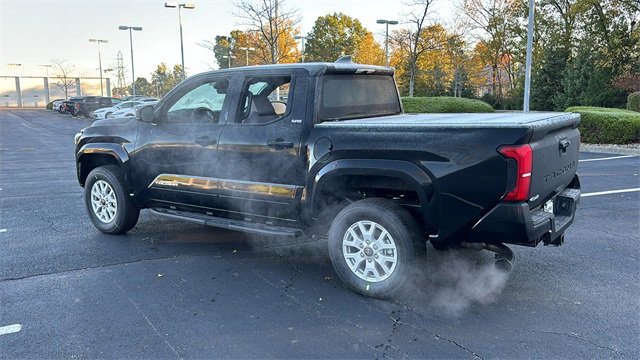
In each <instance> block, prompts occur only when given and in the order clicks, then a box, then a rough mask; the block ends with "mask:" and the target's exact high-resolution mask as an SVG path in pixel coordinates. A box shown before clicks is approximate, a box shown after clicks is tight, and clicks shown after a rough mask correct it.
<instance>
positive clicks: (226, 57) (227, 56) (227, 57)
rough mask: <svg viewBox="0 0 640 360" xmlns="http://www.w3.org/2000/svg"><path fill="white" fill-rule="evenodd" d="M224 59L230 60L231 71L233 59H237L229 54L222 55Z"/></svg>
mask: <svg viewBox="0 0 640 360" xmlns="http://www.w3.org/2000/svg"><path fill="white" fill-rule="evenodd" d="M222 58H223V59H229V67H228V68H229V69H231V59H235V58H236V57H235V56H233V55H231V53H229V55H222Z"/></svg>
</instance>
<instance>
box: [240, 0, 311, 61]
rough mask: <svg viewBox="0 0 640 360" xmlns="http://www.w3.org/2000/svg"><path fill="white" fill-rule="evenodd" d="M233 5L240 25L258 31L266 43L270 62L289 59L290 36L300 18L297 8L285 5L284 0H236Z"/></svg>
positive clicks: (290, 48) (291, 37)
mask: <svg viewBox="0 0 640 360" xmlns="http://www.w3.org/2000/svg"><path fill="white" fill-rule="evenodd" d="M235 6H236V11H235V12H234V15H235V16H236V17H238V18H239V19H240V25H245V26H248V27H249V31H255V32H257V33H258V34H259V35H260V38H261V39H262V41H264V43H265V44H266V45H267V48H268V49H269V57H270V63H271V64H277V63H280V62H282V61H283V60H286V61H288V59H289V57H290V56H291V54H290V53H291V51H292V50H293V49H294V48H295V45H296V44H295V41H294V42H293V43H291V42H290V41H289V39H293V34H294V33H296V32H297V31H296V27H297V26H298V24H299V23H300V21H301V17H300V15H299V13H298V10H297V9H295V8H288V7H286V6H285V0H239V1H237V2H236V3H235ZM291 45H293V48H292V47H291Z"/></svg>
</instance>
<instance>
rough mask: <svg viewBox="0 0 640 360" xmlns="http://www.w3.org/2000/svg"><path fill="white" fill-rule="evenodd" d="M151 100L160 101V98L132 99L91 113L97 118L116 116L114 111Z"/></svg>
mask: <svg viewBox="0 0 640 360" xmlns="http://www.w3.org/2000/svg"><path fill="white" fill-rule="evenodd" d="M149 101H158V99H155V98H144V99H136V100H132V101H123V102H121V103H119V104H117V105H115V106H111V107H106V108H101V109H98V110H96V111H94V112H93V113H92V114H91V117H92V118H94V119H96V120H101V119H109V118H112V117H114V116H113V113H116V112H118V111H121V110H126V109H131V108H133V107H134V106H136V105H140V104H144V103H146V102H149Z"/></svg>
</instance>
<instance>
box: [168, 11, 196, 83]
mask: <svg viewBox="0 0 640 360" xmlns="http://www.w3.org/2000/svg"><path fill="white" fill-rule="evenodd" d="M164 7H166V8H176V7H177V8H178V23H179V24H180V55H181V56H182V79H183V80H184V79H185V78H186V77H187V76H186V73H185V70H184V44H183V41H182V12H181V9H182V8H185V9H195V8H196V6H195V5H194V4H191V3H186V4H185V3H180V4H177V3H174V2H165V3H164Z"/></svg>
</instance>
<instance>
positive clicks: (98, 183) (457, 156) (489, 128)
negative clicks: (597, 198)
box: [75, 61, 581, 297]
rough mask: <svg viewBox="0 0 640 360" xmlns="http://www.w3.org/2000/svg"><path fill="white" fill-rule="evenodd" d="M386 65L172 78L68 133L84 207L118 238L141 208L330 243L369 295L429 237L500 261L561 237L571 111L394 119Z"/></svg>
mask: <svg viewBox="0 0 640 360" xmlns="http://www.w3.org/2000/svg"><path fill="white" fill-rule="evenodd" d="M393 76H394V70H393V69H392V68H387V67H378V66H369V65H361V64H353V63H351V62H350V61H340V62H339V63H335V64H329V63H306V64H288V65H268V66H255V67H244V68H243V67H239V68H232V69H226V70H221V71H213V72H207V73H203V74H199V75H196V76H193V77H191V78H189V79H187V80H185V81H183V82H181V83H180V84H179V85H177V86H176V87H175V88H174V89H173V90H171V91H170V92H169V93H168V94H167V95H166V96H164V97H163V98H162V100H160V101H159V102H158V103H157V104H156V105H154V106H143V107H142V108H140V109H139V110H138V114H137V118H133V117H131V118H121V119H112V120H109V121H107V120H101V121H95V122H94V123H93V125H92V126H90V127H88V128H85V129H83V130H82V131H81V132H80V133H78V134H76V137H75V144H76V149H75V156H76V162H77V164H76V165H77V168H76V174H77V177H78V181H79V183H80V185H81V186H83V187H84V194H85V196H84V201H85V206H86V209H87V212H88V215H89V218H90V219H91V221H92V222H93V224H94V225H95V227H96V228H97V229H98V230H99V231H101V232H103V233H107V234H122V233H124V232H126V231H128V230H129V229H131V228H133V227H134V226H135V224H136V223H137V221H138V216H139V213H140V209H145V208H150V209H152V211H154V212H155V213H156V214H159V215H163V216H165V217H168V218H173V219H179V220H185V221H191V222H194V223H199V224H203V225H209V226H215V227H221V228H226V229H233V230H239V231H245V232H249V233H257V234H263V235H271V236H283V237H290V238H291V239H299V240H300V241H305V239H309V238H312V239H314V238H315V239H325V238H326V239H328V252H329V256H330V259H331V262H332V264H333V267H334V269H335V271H336V273H337V274H338V276H339V277H340V278H341V279H342V280H343V281H344V282H345V283H346V284H348V285H349V286H350V287H351V288H353V289H354V290H355V291H358V292H360V293H362V294H365V295H369V296H377V297H386V296H389V295H390V294H392V293H393V292H394V291H396V290H398V289H399V288H400V287H401V286H402V285H403V284H406V283H407V282H408V280H407V279H411V278H412V276H414V271H416V270H418V271H419V270H422V271H424V269H421V268H419V265H420V264H421V263H420V262H419V261H417V259H418V258H419V256H418V252H420V251H424V249H425V246H426V242H427V241H429V242H431V243H432V244H433V246H434V247H435V248H437V249H447V248H450V247H458V246H465V247H469V248H477V249H486V250H490V251H493V252H495V253H496V265H498V266H499V267H500V268H502V269H504V270H508V269H510V266H511V260H512V259H513V253H512V252H511V250H510V249H509V248H508V247H507V246H505V245H504V244H505V243H508V244H515V245H522V246H530V247H535V246H537V245H538V244H541V243H543V244H545V245H552V246H559V245H561V244H562V243H563V241H564V234H565V231H566V230H567V228H568V227H569V226H570V225H571V224H572V222H573V220H574V216H575V213H576V207H577V204H578V201H579V198H580V193H581V191H580V181H579V178H578V175H577V174H576V169H577V166H578V151H579V147H580V133H579V131H578V124H579V123H580V115H579V114H573V113H551V112H532V113H515V112H502V113H488V114H417V115H405V114H403V110H402V103H401V101H400V97H399V94H398V91H397V88H396V85H395V81H394V77H393ZM289 87H290V91H289V92H288V94H287V98H286V100H285V99H283V98H282V97H280V96H279V95H278V94H280V93H284V92H285V89H288V88H289ZM275 101H278V102H279V103H281V104H283V105H284V107H285V109H284V111H280V112H279V111H277V110H276V108H275V106H274V105H273V103H272V102H275ZM523 253H524V252H523ZM451 267H452V268H451V269H450V271H452V272H459V271H461V270H460V269H456V268H455V265H454V264H452V265H451ZM463 271H464V270H463ZM525 273H526V271H524V272H523V274H525Z"/></svg>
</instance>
